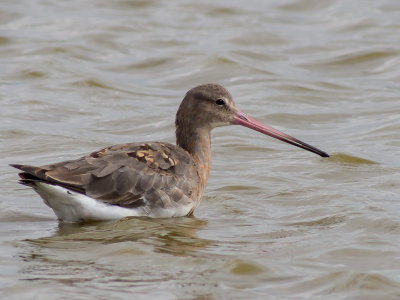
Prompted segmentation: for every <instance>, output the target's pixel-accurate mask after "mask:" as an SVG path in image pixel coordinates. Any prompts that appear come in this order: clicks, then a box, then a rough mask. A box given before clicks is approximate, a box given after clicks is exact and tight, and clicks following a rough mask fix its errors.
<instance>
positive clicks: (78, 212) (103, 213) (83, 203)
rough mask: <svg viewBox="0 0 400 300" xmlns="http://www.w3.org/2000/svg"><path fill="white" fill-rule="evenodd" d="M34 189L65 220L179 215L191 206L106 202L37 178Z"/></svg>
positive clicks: (185, 213) (102, 219)
mask: <svg viewBox="0 0 400 300" xmlns="http://www.w3.org/2000/svg"><path fill="white" fill-rule="evenodd" d="M34 189H35V191H36V192H37V193H38V194H39V195H40V196H41V197H42V198H43V200H44V202H45V203H46V205H48V206H49V207H50V208H52V209H53V211H54V213H55V214H56V215H57V217H58V218H59V219H60V220H63V221H65V222H81V221H107V220H117V219H121V218H124V217H130V216H133V217H140V216H147V217H153V218H171V217H181V216H185V215H187V214H188V213H189V211H190V210H191V208H192V206H193V204H192V205H185V206H179V207H174V208H172V207H169V208H167V209H165V208H161V207H160V208H156V209H154V210H149V208H148V207H146V206H144V207H140V208H124V207H120V206H117V205H109V204H105V203H103V202H100V201H97V200H95V199H93V198H90V197H88V196H86V195H83V194H80V193H76V192H73V191H70V190H68V189H66V188H63V187H60V186H57V185H51V184H47V183H43V182H36V183H35V187H34Z"/></svg>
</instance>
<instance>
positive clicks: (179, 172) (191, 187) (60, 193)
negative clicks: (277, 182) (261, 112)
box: [11, 84, 329, 222]
mask: <svg viewBox="0 0 400 300" xmlns="http://www.w3.org/2000/svg"><path fill="white" fill-rule="evenodd" d="M225 125H242V126H246V127H248V128H251V129H253V130H256V131H259V132H261V133H263V134H266V135H269V136H272V137H274V138H277V139H279V140H281V141H284V142H287V143H289V144H292V145H294V146H297V147H300V148H303V149H305V150H308V151H311V152H314V153H316V154H318V155H320V156H322V157H328V156H329V155H328V154H327V153H325V152H323V151H321V150H319V149H317V148H315V147H313V146H311V145H308V144H306V143H303V142H302V141H299V140H297V139H295V138H293V137H291V136H289V135H286V134H284V133H282V132H280V131H278V130H276V129H273V128H271V127H269V126H267V125H265V124H263V123H260V122H258V121H256V120H255V119H253V118H251V117H249V116H247V115H246V114H244V113H243V112H241V111H239V110H238V109H237V108H236V106H235V103H234V102H233V100H232V97H231V95H230V94H229V92H228V91H227V90H226V89H225V88H224V87H222V86H221V85H218V84H205V85H200V86H197V87H194V88H192V89H191V90H189V91H188V92H187V93H186V95H185V97H184V99H183V100H182V102H181V104H180V106H179V109H178V112H177V114H176V120H175V127H176V145H172V144H169V143H163V142H143V143H128V144H120V145H114V146H109V147H106V148H103V149H101V150H99V151H96V152H93V153H91V154H89V155H87V156H84V157H81V158H78V159H76V160H68V161H63V162H59V163H55V164H50V165H45V166H41V167H34V166H29V165H18V164H12V165H11V166H13V167H15V168H17V169H20V170H21V171H22V172H21V173H19V176H20V177H21V180H20V183H21V184H24V185H28V186H30V187H32V188H33V189H34V190H35V191H36V192H37V193H38V194H39V195H40V196H41V197H42V198H43V199H44V202H45V203H46V204H47V205H48V206H50V207H51V208H52V209H53V211H54V212H55V214H56V215H57V217H58V218H59V219H60V220H62V221H65V222H80V221H91V220H92V221H94V220H112V219H119V218H123V217H127V216H148V217H155V218H159V217H160V218H168V217H180V216H188V215H191V214H193V211H194V210H195V209H196V207H197V206H198V205H199V203H200V200H201V198H202V196H203V192H204V189H205V186H206V184H207V179H208V175H209V173H210V165H211V140H210V132H211V130H212V129H213V128H215V127H219V126H225Z"/></svg>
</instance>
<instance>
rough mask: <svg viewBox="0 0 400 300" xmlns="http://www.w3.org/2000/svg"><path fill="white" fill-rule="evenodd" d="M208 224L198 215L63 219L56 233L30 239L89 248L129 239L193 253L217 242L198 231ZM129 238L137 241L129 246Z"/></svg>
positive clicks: (170, 251)
mask: <svg viewBox="0 0 400 300" xmlns="http://www.w3.org/2000/svg"><path fill="white" fill-rule="evenodd" d="M206 225H207V221H206V220H201V219H197V218H195V217H182V218H172V219H153V218H143V217H142V218H125V219H121V220H118V221H111V222H96V223H83V224H76V223H59V225H58V229H57V231H56V233H55V234H53V235H52V236H49V237H44V238H39V239H34V240H27V241H28V242H29V243H30V244H31V245H35V246H40V247H45V248H55V249H60V250H62V249H74V248H76V249H79V248H82V247H83V248H86V247H90V245H92V246H93V244H100V245H107V244H116V243H125V244H124V245H123V247H124V248H126V247H130V246H131V247H136V246H137V247H138V248H139V249H140V248H143V246H151V250H152V251H154V252H159V253H168V254H172V255H187V254H189V255H190V254H194V252H195V251H196V250H198V249H202V248H205V247H207V246H209V245H211V244H213V243H214V241H211V240H207V239H202V238H199V237H198V236H197V232H198V231H199V230H201V229H203V228H204V227H205V226H206ZM127 242H136V243H134V244H132V243H131V245H130V246H127V245H126V243H127ZM146 248H147V249H148V250H150V249H149V248H148V247H146ZM139 252H141V251H140V250H139Z"/></svg>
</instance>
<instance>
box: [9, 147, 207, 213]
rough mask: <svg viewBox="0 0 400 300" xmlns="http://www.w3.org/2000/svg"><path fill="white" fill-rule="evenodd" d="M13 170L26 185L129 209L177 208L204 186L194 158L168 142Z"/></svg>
mask: <svg viewBox="0 0 400 300" xmlns="http://www.w3.org/2000/svg"><path fill="white" fill-rule="evenodd" d="M12 166H14V167H16V168H18V169H20V170H22V171H23V172H22V173H20V174H19V175H20V177H21V183H23V184H28V185H29V184H34V182H35V181H42V182H46V183H50V184H54V185H59V186H62V187H64V188H67V189H70V190H72V191H75V192H79V193H82V194H85V195H87V196H89V197H92V198H94V199H97V200H99V201H102V202H104V203H107V204H110V205H118V206H121V207H126V208H136V207H141V206H148V207H149V208H151V207H161V208H168V206H176V204H177V203H178V202H180V201H183V200H182V199H184V201H186V202H187V201H189V200H191V198H192V197H191V196H192V193H193V190H195V189H196V186H197V184H198V182H199V178H198V174H197V172H196V167H195V165H194V162H193V161H192V159H191V157H190V155H189V154H188V153H187V152H186V151H184V150H183V149H181V148H180V147H177V146H175V145H172V144H167V143H129V144H121V145H115V146H110V147H106V148H103V149H101V150H99V151H96V152H93V153H91V154H89V155H87V156H84V157H81V158H79V159H76V160H69V161H64V162H60V163H56V164H51V165H45V166H42V167H34V166H28V165H12ZM191 201H193V200H191Z"/></svg>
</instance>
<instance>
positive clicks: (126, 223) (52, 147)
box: [0, 0, 400, 299]
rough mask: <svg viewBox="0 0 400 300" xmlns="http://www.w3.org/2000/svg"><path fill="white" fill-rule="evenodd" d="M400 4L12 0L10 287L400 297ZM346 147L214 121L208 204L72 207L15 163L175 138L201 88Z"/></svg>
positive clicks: (3, 280) (4, 113)
mask: <svg viewBox="0 0 400 300" xmlns="http://www.w3.org/2000/svg"><path fill="white" fill-rule="evenodd" d="M399 16H400V3H399V2H398V1H396V0H382V1H372V0H368V1H366V0H364V1H361V0H358V1H333V0H332V1H318V0H290V1H289V0H284V1H282V0H279V1H278V0H276V1H272V0H271V1H251V2H248V1H229V2H228V1H226V2H221V3H216V2H215V1H202V2H198V1H197V2H196V1H168V2H167V1H164V2H163V3H161V1H146V0H143V1H129V0H120V1H105V0H100V1H93V0H85V1H77V0H75V1H28V0H22V1H11V0H6V1H2V3H1V4H0V76H1V78H0V80H1V85H0V101H1V102H0V103H1V109H0V118H1V119H0V120H1V123H0V139H1V146H0V168H1V175H0V176H1V177H0V179H1V180H0V188H1V198H0V208H1V209H0V223H1V227H0V265H1V268H0V288H1V290H0V293H1V294H0V295H1V296H2V298H4V299H54V298H55V295H57V299H94V298H96V299H110V298H112V299H156V298H159V299H309V298H313V299H338V298H340V299H400V190H399V186H400V185H399V183H400V156H399V147H400V142H399V141H400V102H399V94H400V93H399V92H400V84H399V82H400V35H399V30H400V17H399ZM205 82H219V83H222V84H223V85H225V86H226V87H227V88H228V89H229V90H230V91H231V93H232V95H233V97H234V99H235V100H236V103H237V105H238V107H239V108H241V109H243V110H244V111H246V112H248V113H249V114H250V115H252V116H254V117H255V118H257V119H259V120H261V121H263V122H265V123H267V124H269V125H272V126H275V127H277V128H279V129H282V130H283V131H285V132H287V133H289V134H291V135H294V136H296V137H298V138H300V139H302V140H304V141H307V142H309V143H310V144H313V145H315V146H317V147H319V148H321V149H323V150H325V151H327V152H329V153H330V154H331V155H332V156H331V158H329V159H322V158H319V157H318V156H316V155H313V154H311V153H308V152H305V151H303V150H300V149H297V148H294V147H291V146H289V145H287V144H283V143H280V142H278V141H275V140H272V139H270V138H267V137H265V136H262V135H260V134H258V133H255V132H250V131H249V130H248V129H245V128H238V127H231V128H220V129H217V130H215V132H214V134H213V151H214V153H213V154H214V157H213V158H214V160H213V169H212V172H211V178H210V179H209V184H208V187H207V191H206V195H205V197H204V198H203V202H202V204H201V205H200V206H199V208H198V209H197V210H196V212H195V217H193V218H177V219H171V220H157V219H155V220H151V219H126V220H120V221H115V222H108V223H92V224H80V225H66V224H60V223H58V221H57V220H56V218H55V217H54V214H53V212H52V211H51V210H50V209H49V208H47V207H46V206H45V205H44V204H43V202H42V201H41V199H40V198H39V197H38V196H37V195H36V194H35V193H33V192H32V191H31V190H29V189H27V188H25V187H22V186H19V185H18V184H17V176H16V171H15V170H14V169H12V168H10V167H8V163H30V164H36V165H40V164H47V163H50V162H55V161H60V160H65V159H70V158H76V157H79V156H80V155H82V154H85V153H87V152H89V151H93V150H96V149H98V148H101V147H103V146H106V145H110V144H117V143H123V142H134V141H144V140H163V141H169V142H173V141H174V125H173V123H174V114H175V111H176V109H177V107H178V105H179V102H180V100H181V99H182V97H183V95H184V93H185V92H186V91H187V90H188V89H189V88H191V87H193V86H195V85H198V84H201V83H205Z"/></svg>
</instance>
